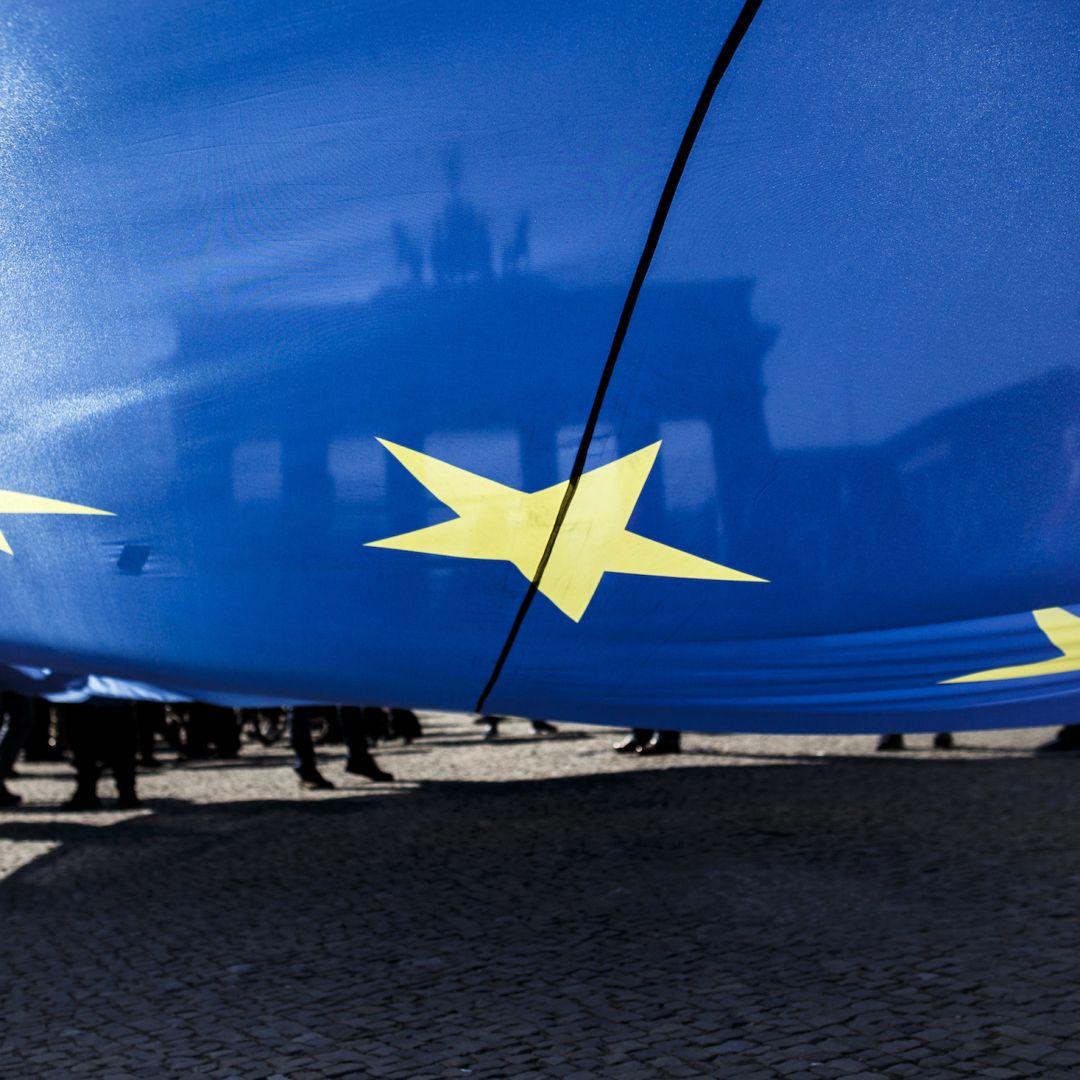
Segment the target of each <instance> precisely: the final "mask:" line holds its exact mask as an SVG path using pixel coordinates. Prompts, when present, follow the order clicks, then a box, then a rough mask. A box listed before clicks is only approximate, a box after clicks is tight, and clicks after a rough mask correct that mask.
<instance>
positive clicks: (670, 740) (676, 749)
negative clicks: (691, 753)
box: [637, 731, 682, 755]
mask: <svg viewBox="0 0 1080 1080" xmlns="http://www.w3.org/2000/svg"><path fill="white" fill-rule="evenodd" d="M681 751H682V737H681V736H680V734H679V732H677V731H657V732H654V733H653V736H652V738H651V739H649V741H648V742H647V743H645V745H644V746H639V747H638V748H637V752H638V753H639V754H649V755H652V754H678V753H680V752H681Z"/></svg>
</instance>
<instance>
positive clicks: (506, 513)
mask: <svg viewBox="0 0 1080 1080" xmlns="http://www.w3.org/2000/svg"><path fill="white" fill-rule="evenodd" d="M379 442H380V443H382V445H383V446H385V447H386V449H387V450H389V451H390V453H391V454H393V455H394V457H396V458H397V459H398V461H400V462H401V464H402V465H404V466H405V468H406V469H408V470H409V472H411V473H412V474H413V476H415V477H416V479H417V480H419V481H420V483H421V484H423V485H424V487H426V488H427V489H428V491H430V492H431V493H432V495H434V496H435V498H437V499H439V500H440V501H441V502H444V503H446V505H447V506H449V507H450V509H451V510H453V511H454V513H455V514H457V515H458V516H457V517H456V518H454V519H453V520H452V521H446V522H443V523H442V524H440V525H432V526H430V527H428V528H426V529H417V530H416V531H415V532H407V533H402V534H401V535H399V536H391V537H388V538H387V539H385V540H373V541H371V542H370V543H369V544H367V545H365V546H367V547H382V548H396V549H398V550H399V551H419V552H424V553H426V554H429V555H450V556H453V557H456V558H460V559H497V560H503V561H505V562H511V563H513V564H514V566H516V567H517V568H518V570H520V571H521V573H522V574H523V575H524V576H525V577H526V578H527V579H529V580H530V581H531V580H532V578H533V575H534V574H535V573H536V570H537V567H538V566H539V564H540V559H541V557H542V556H543V553H544V548H545V547H546V546H547V542H548V537H549V536H550V535H551V530H552V527H553V526H554V524H555V518H556V515H557V514H558V512H559V506H560V505H561V504H562V500H563V496H564V495H565V493H566V489H567V487H568V486H569V483H570V482H569V481H568V480H567V481H564V482H563V483H561V484H555V485H554V486H553V487H549V488H544V489H542V490H541V491H536V492H533V493H529V492H525V491H518V490H517V489H516V488H512V487H507V486H506V485H505V484H499V483H496V482H495V481H494V480H488V479H487V478H486V477H483V476H478V475H477V474H476V473H471V472H467V471H466V470H465V469H459V468H457V467H456V466H454V465H448V464H447V463H446V462H445V461H439V459H438V458H433V457H430V456H429V455H427V454H421V453H419V452H418V451H416V450H409V449H408V448H407V447H404V446H398V445H397V444H396V443H392V442H387V441H386V440H385V439H379ZM659 449H660V443H658V442H656V443H653V444H652V446H646V447H645V448H644V449H642V450H638V451H637V452H636V453H633V454H628V455H627V456H626V457H623V458H619V459H618V460H617V461H613V462H611V463H610V464H608V465H602V466H601V467H600V468H598V469H592V470H591V471H589V472H586V473H583V474H582V476H581V479H580V480H579V481H578V486H577V491H576V492H575V493H574V498H573V501H572V502H571V503H570V509H569V510H568V511H567V514H566V517H565V518H564V519H563V523H562V528H561V529H560V530H559V535H558V538H557V539H556V541H555V546H554V548H553V549H552V552H551V558H550V559H549V560H548V564H547V567H546V568H545V570H544V574H543V577H542V578H541V580H540V585H539V589H540V592H542V593H543V594H544V595H545V596H546V597H547V598H548V599H549V600H550V601H551V602H552V603H553V604H554V605H555V606H556V607H557V608H559V610H560V611H562V612H564V613H565V614H567V615H569V616H570V618H571V619H573V620H574V622H577V621H578V620H579V619H580V618H581V616H582V615H584V614H585V609H586V608H587V607H588V606H589V602H590V601H591V600H592V597H593V593H595V592H596V588H597V586H598V585H599V584H600V579H601V578H602V577H603V576H604V574H605V573H618V574H649V575H652V576H655V577H682V578H703V579H707V580H711V581H764V578H759V577H754V576H753V575H752V574H744V573H741V572H740V571H738V570H732V569H730V568H729V567H727V566H721V565H720V564H719V563H714V562H710V561H709V560H708V559H701V558H698V556H697V555H691V554H689V553H688V552H685V551H680V550H679V549H678V548H673V547H668V546H667V545H666V544H660V543H657V542H656V541H655V540H647V539H646V538H645V537H644V536H638V535H637V533H632V532H629V531H628V530H627V528H626V523H627V522H628V521H629V520H630V515H631V513H632V512H633V510H634V507H635V506H636V505H637V501H638V497H639V496H640V494H641V489H642V488H643V487H644V485H645V480H646V479H647V478H648V475H649V472H650V470H651V469H652V467H653V462H654V461H655V460H656V454H657V451H658V450H659Z"/></svg>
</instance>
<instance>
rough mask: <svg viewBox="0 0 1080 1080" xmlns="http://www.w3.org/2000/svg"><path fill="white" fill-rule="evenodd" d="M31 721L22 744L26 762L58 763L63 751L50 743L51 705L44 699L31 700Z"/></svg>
mask: <svg viewBox="0 0 1080 1080" xmlns="http://www.w3.org/2000/svg"><path fill="white" fill-rule="evenodd" d="M30 708H31V713H32V714H33V721H32V722H31V725H30V732H29V734H28V735H27V737H26V741H25V742H24V743H23V757H24V758H25V760H26V761H60V760H62V759H63V756H64V754H63V751H62V750H61V749H60V747H59V746H58V745H56V743H54V742H53V741H52V731H51V730H50V729H51V727H52V705H51V704H50V703H49V702H48V701H46V700H45V699H44V698H31V705H30Z"/></svg>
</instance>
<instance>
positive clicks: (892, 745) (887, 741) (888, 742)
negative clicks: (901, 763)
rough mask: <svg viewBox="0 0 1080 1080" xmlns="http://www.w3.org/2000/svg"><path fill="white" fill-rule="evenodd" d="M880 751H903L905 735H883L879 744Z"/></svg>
mask: <svg viewBox="0 0 1080 1080" xmlns="http://www.w3.org/2000/svg"><path fill="white" fill-rule="evenodd" d="M877 748H878V750H903V749H904V736H903V735H882V736H881V739H880V740H879V742H878V744H877Z"/></svg>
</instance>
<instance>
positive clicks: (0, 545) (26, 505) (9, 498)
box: [0, 491, 113, 555]
mask: <svg viewBox="0 0 1080 1080" xmlns="http://www.w3.org/2000/svg"><path fill="white" fill-rule="evenodd" d="M0 514H102V515H105V516H107V517H112V516H113V515H112V513H111V512H110V511H108V510H95V509H94V508H93V507H92V506H79V504H78V503H69V502H61V501H60V500H59V499H45V498H42V497H41V496H40V495H24V494H23V493H22V492H21V491H0ZM0 551H5V552H7V554H8V555H13V554H14V552H13V551H12V550H11V545H10V544H9V543H8V542H7V537H6V536H4V534H3V533H2V532H0Z"/></svg>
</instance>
